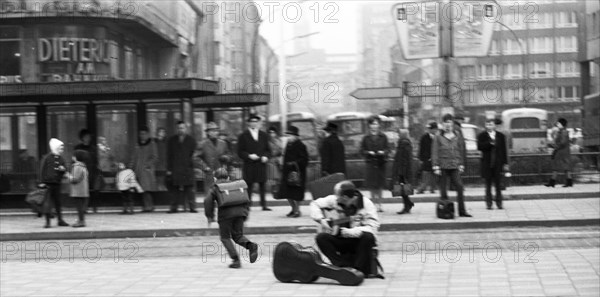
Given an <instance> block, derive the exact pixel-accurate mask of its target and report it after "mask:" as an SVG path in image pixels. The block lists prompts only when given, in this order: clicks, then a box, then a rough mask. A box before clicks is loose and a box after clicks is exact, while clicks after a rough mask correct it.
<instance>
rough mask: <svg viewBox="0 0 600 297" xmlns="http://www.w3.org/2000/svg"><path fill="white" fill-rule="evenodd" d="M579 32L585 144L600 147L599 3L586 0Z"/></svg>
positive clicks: (595, 148)
mask: <svg viewBox="0 0 600 297" xmlns="http://www.w3.org/2000/svg"><path fill="white" fill-rule="evenodd" d="M580 20H581V21H580V24H581V25H580V26H579V33H580V35H579V36H581V38H582V39H583V41H584V42H583V46H582V47H581V50H580V55H579V61H580V65H581V90H582V104H583V111H582V119H583V122H584V123H583V135H584V145H585V146H586V147H587V148H592V149H593V150H594V151H598V150H599V148H600V124H599V121H600V2H598V1H585V13H582V14H581V17H580Z"/></svg>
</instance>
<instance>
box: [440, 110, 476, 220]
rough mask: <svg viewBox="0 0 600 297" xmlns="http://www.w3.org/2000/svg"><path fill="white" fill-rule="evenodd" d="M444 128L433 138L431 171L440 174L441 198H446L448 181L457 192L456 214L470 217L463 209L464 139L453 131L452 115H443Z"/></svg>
mask: <svg viewBox="0 0 600 297" xmlns="http://www.w3.org/2000/svg"><path fill="white" fill-rule="evenodd" d="M442 120H443V122H444V130H443V131H442V132H441V133H440V134H439V135H436V137H435V138H434V140H433V145H432V148H431V160H432V164H433V171H434V173H435V174H436V175H438V176H440V194H441V199H442V200H448V181H450V183H451V184H453V185H454V189H455V190H456V192H457V200H458V201H457V202H458V215H459V216H461V217H471V215H470V214H468V213H467V210H466V209H465V198H464V188H463V184H462V179H461V176H460V175H461V174H462V173H463V172H464V171H465V165H464V164H465V160H464V156H465V154H464V149H465V147H464V140H463V139H462V136H461V135H462V134H460V133H457V132H456V131H454V121H453V118H452V115H450V114H446V115H444V117H443V119H442Z"/></svg>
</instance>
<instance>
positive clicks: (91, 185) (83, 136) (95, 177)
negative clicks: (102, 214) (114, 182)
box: [74, 129, 102, 212]
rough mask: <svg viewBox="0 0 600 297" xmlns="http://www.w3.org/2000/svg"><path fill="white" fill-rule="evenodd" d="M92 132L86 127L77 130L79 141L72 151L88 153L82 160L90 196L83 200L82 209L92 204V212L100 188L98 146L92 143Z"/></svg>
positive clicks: (95, 207)
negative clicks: (85, 169) (86, 173)
mask: <svg viewBox="0 0 600 297" xmlns="http://www.w3.org/2000/svg"><path fill="white" fill-rule="evenodd" d="M92 139H93V138H92V132H90V130H88V129H82V130H81V131H79V140H80V141H81V143H79V144H78V145H76V146H75V148H74V151H77V150H82V151H86V152H87V153H88V157H87V158H86V159H85V160H84V163H85V167H86V168H87V171H88V189H89V191H90V198H89V199H87V200H86V201H85V205H84V206H83V209H84V211H85V212H87V208H88V204H89V205H91V206H92V209H93V210H94V212H98V207H97V206H98V192H99V191H100V190H101V189H100V186H101V184H102V183H101V182H100V179H101V178H102V177H101V176H100V170H99V169H98V148H97V147H96V146H95V145H94V144H93V143H92Z"/></svg>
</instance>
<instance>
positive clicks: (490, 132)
mask: <svg viewBox="0 0 600 297" xmlns="http://www.w3.org/2000/svg"><path fill="white" fill-rule="evenodd" d="M497 123H499V120H498V119H494V118H488V119H487V120H486V121H485V130H486V131H484V132H481V133H480V134H479V135H478V136H477V149H478V150H480V151H481V177H483V178H484V179H485V202H486V205H487V209H492V182H493V183H494V187H495V188H496V206H497V207H498V209H502V188H501V186H500V180H501V178H502V171H508V153H507V150H506V137H505V136H504V134H502V133H500V132H498V131H496V125H497Z"/></svg>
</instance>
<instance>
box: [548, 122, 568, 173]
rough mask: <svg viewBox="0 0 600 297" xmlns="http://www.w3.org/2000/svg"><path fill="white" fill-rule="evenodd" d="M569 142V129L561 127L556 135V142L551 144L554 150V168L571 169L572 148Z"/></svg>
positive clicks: (558, 169) (557, 169)
mask: <svg viewBox="0 0 600 297" xmlns="http://www.w3.org/2000/svg"><path fill="white" fill-rule="evenodd" d="M570 144H571V143H570V142H569V131H567V130H566V129H560V130H558V132H557V133H556V134H555V135H554V143H552V144H551V145H550V146H551V147H552V148H553V149H554V151H553V152H552V170H554V171H571V150H570Z"/></svg>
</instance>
